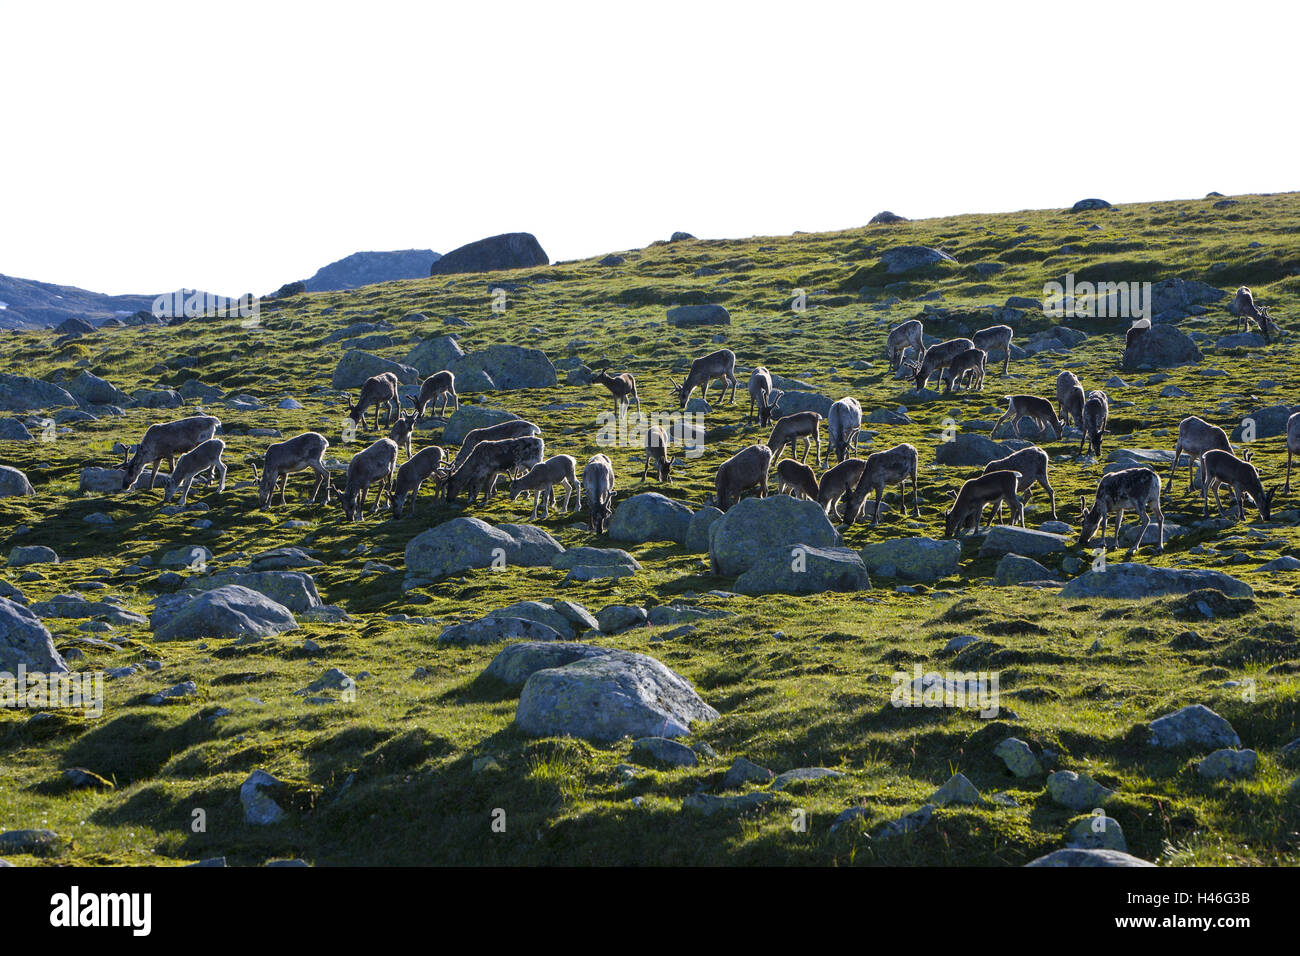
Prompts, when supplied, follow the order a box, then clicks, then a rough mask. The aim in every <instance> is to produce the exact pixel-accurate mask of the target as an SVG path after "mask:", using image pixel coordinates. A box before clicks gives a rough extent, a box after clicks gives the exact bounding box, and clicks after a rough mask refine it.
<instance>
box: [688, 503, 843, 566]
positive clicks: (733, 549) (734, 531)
mask: <svg viewBox="0 0 1300 956" xmlns="http://www.w3.org/2000/svg"><path fill="white" fill-rule="evenodd" d="M841 543H842V541H841V538H840V534H839V532H838V531H836V530H835V526H834V525H832V524H831V522H830V519H829V518H827V517H826V512H825V511H823V510H822V509H821V506H820V505H818V504H817V503H816V502H815V501H796V500H795V499H794V498H791V497H790V496H789V495H773V496H772V497H770V498H743V499H741V501H740V502H738V503H737V504H735V505H733V506H732V507H731V509H730V510H728V511H727V512H726V513H725V514H724V515H723V516H722V517H721V518H719V519H718V520H717V521H715V522H714V523H713V526H712V527H711V528H710V529H709V563H710V565H711V566H712V568H713V573H714V574H722V575H727V576H732V575H738V574H744V573H745V572H746V571H748V570H749V569H750V568H751V567H752V566H753V564H754V561H755V560H756V558H757V556H758V555H760V554H766V553H767V552H769V551H771V550H772V549H774V548H792V547H794V546H795V545H796V544H802V545H804V546H805V547H812V548H834V547H839V545H840V544H841Z"/></svg>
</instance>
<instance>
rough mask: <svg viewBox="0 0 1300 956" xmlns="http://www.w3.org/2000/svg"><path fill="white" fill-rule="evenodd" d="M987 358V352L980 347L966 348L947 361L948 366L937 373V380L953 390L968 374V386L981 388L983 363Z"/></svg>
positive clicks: (982, 385)
mask: <svg viewBox="0 0 1300 956" xmlns="http://www.w3.org/2000/svg"><path fill="white" fill-rule="evenodd" d="M988 358H989V353H988V352H985V351H984V350H983V349H982V348H978V347H976V348H973V349H967V350H966V351H965V352H961V353H959V354H958V355H957V356H955V357H954V358H953V360H952V361H951V362H949V363H948V367H947V368H946V369H944V370H943V371H942V372H940V373H939V381H941V382H943V384H944V388H945V389H947V390H948V391H950V392H955V391H956V390H957V386H958V385H960V384H961V383H962V380H963V379H964V378H965V377H966V376H967V375H969V376H970V385H969V387H970V388H971V389H979V390H982V389H983V388H984V363H985V362H987V361H988Z"/></svg>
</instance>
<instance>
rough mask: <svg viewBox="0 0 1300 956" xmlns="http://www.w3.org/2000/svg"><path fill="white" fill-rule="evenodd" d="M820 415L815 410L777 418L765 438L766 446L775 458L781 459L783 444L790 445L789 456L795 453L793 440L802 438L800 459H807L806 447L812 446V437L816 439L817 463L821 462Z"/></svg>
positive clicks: (783, 449) (783, 450)
mask: <svg viewBox="0 0 1300 956" xmlns="http://www.w3.org/2000/svg"><path fill="white" fill-rule="evenodd" d="M821 420H822V417H821V416H820V415H818V414H817V413H816V412H795V413H794V414H793V415H786V416H785V417H784V418H778V419H777V420H776V424H775V425H773V426H772V434H771V435H770V436H769V437H768V439H767V447H768V448H770V449H772V453H773V454H775V455H776V460H777V461H780V460H781V455H782V454H783V453H784V452H785V446H786V445H789V446H790V457H791V458H793V457H794V454H795V442H796V441H798V440H799V439H800V438H802V439H803V458H801V459H800V461H807V460H808V449H809V448H811V447H812V443H813V439H816V441H817V464H818V466H820V465H821V463H822V433H821V428H820V425H821Z"/></svg>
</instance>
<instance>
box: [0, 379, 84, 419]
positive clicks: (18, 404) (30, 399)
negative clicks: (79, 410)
mask: <svg viewBox="0 0 1300 956" xmlns="http://www.w3.org/2000/svg"><path fill="white" fill-rule="evenodd" d="M76 404H77V400H76V399H75V398H73V397H72V396H71V395H70V394H68V392H67V390H66V389H62V388H60V387H59V386H57V385H51V384H50V383H49V382H42V381H41V380H40V379H38V378H28V377H27V376H26V375H10V374H8V373H0V411H4V412H34V411H36V410H37V409H42V408H64V407H66V406H69V405H71V406H74V407H75V406H76Z"/></svg>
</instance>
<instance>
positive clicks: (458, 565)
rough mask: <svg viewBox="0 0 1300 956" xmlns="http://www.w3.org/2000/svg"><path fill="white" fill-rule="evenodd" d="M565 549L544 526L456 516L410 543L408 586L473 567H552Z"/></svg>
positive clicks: (426, 582) (417, 585)
mask: <svg viewBox="0 0 1300 956" xmlns="http://www.w3.org/2000/svg"><path fill="white" fill-rule="evenodd" d="M563 550H564V547H563V546H562V545H561V544H560V543H559V542H558V541H556V540H555V539H554V538H552V537H551V536H550V535H549V534H547V533H546V532H545V531H543V530H542V529H541V528H536V527H533V526H532V525H508V524H503V525H500V526H499V527H493V526H492V525H490V524H488V523H487V522H486V521H483V520H482V519H480V518H469V517H464V518H452V519H451V520H450V521H446V522H443V523H442V524H440V525H438V526H437V527H434V528H430V529H429V530H428V531H423V532H421V533H420V534H418V535H416V536H415V537H414V538H412V539H411V540H410V542H409V543H408V544H407V545H406V587H407V589H408V590H409V589H411V588H413V587H421V586H423V585H425V584H431V583H433V582H434V581H437V580H439V579H441V578H445V577H447V576H448V575H451V574H459V573H460V572H462V571H469V570H471V569H474V568H488V567H492V566H493V565H496V566H498V567H500V566H502V565H503V564H504V566H506V567H509V566H510V565H520V566H524V567H549V566H550V564H551V561H552V560H553V559H554V558H555V556H556V555H557V554H559V553H560V552H561V551H563Z"/></svg>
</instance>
